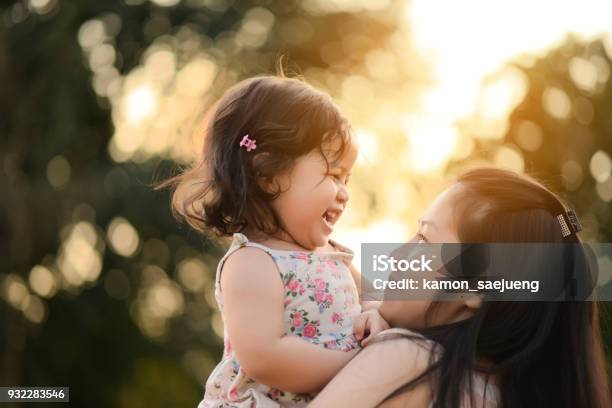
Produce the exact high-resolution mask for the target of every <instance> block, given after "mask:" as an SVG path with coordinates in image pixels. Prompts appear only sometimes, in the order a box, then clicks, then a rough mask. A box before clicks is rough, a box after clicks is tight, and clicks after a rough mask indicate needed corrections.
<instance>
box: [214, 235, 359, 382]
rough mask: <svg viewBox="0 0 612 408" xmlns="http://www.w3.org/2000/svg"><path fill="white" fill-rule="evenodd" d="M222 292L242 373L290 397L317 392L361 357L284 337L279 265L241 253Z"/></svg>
mask: <svg viewBox="0 0 612 408" xmlns="http://www.w3.org/2000/svg"><path fill="white" fill-rule="evenodd" d="M221 291H222V295H223V303H224V317H225V323H226V324H227V332H228V334H229V338H230V341H231V345H232V348H233V349H234V351H235V352H236V356H237V359H238V361H239V362H240V365H241V367H242V369H243V370H244V371H245V372H246V373H247V375H248V376H249V377H251V378H253V379H255V380H257V381H259V382H261V383H264V384H266V385H269V386H271V387H274V388H279V389H281V390H284V391H291V392H315V391H319V390H320V389H321V388H323V387H324V386H325V384H327V383H328V382H329V381H330V380H331V379H332V378H333V377H334V375H335V374H336V373H337V372H338V371H339V370H340V369H341V368H342V367H343V366H344V365H345V364H346V363H347V362H348V361H349V360H350V359H351V358H352V357H353V356H354V355H355V354H356V352H357V351H356V350H355V351H351V352H344V351H339V350H329V349H324V348H322V347H319V346H317V345H314V344H311V343H309V342H307V341H305V340H303V339H301V338H299V337H296V336H287V335H285V333H284V326H283V311H284V298H285V296H284V287H283V283H282V281H281V278H280V275H279V272H278V269H277V267H276V264H275V263H274V261H273V260H272V259H271V258H270V257H269V255H267V254H266V253H265V252H263V251H261V250H260V249H258V248H253V247H246V248H241V249H239V250H237V251H236V252H234V253H233V254H232V255H231V256H229V257H228V258H227V260H226V262H225V264H224V265H223V269H222V274H221Z"/></svg>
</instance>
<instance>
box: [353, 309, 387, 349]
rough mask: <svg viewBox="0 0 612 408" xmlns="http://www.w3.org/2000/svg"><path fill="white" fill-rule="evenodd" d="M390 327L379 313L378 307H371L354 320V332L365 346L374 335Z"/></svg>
mask: <svg viewBox="0 0 612 408" xmlns="http://www.w3.org/2000/svg"><path fill="white" fill-rule="evenodd" d="M389 328H390V327H389V324H388V323H387V321H386V320H385V319H383V317H382V316H381V315H380V313H378V309H369V310H366V311H365V312H362V313H361V314H360V315H359V316H357V317H356V318H355V321H354V322H353V333H355V337H357V340H361V345H362V346H364V347H365V346H367V345H368V343H369V342H370V340H372V338H373V337H374V336H376V335H377V334H378V333H380V332H381V331H383V330H387V329H389ZM364 337H365V338H364Z"/></svg>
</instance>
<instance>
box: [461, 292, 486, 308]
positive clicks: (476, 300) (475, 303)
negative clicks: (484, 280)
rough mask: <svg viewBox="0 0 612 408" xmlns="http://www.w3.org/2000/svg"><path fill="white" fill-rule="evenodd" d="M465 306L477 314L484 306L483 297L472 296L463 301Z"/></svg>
mask: <svg viewBox="0 0 612 408" xmlns="http://www.w3.org/2000/svg"><path fill="white" fill-rule="evenodd" d="M463 304H464V305H465V307H467V308H468V309H470V310H471V311H473V312H475V311H477V310H478V309H480V306H481V305H482V297H480V296H479V295H470V296H468V298H467V299H465V300H464V301H463Z"/></svg>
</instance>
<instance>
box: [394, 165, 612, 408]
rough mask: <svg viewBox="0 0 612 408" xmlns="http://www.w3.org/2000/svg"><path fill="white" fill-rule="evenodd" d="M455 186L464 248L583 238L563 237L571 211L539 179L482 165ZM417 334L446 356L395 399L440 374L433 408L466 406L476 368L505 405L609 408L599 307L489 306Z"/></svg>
mask: <svg viewBox="0 0 612 408" xmlns="http://www.w3.org/2000/svg"><path fill="white" fill-rule="evenodd" d="M457 182H458V183H459V184H460V185H461V187H462V188H461V189H459V190H460V191H459V192H458V195H457V196H455V197H456V203H457V206H456V207H455V222H456V226H457V233H458V237H459V241H460V242H474V243H477V242H484V243H495V242H568V241H569V242H572V241H573V242H576V243H577V242H579V239H578V238H577V237H576V236H575V235H573V236H572V237H571V238H569V237H568V238H569V239H567V238H566V239H565V240H564V239H563V238H562V233H561V227H560V225H559V222H558V221H557V219H556V215H558V214H560V213H562V212H563V211H565V206H564V205H563V203H562V202H561V200H560V199H559V197H557V196H556V195H555V194H553V193H552V192H551V191H550V190H548V189H547V188H546V187H544V186H543V185H542V184H541V183H539V182H537V181H536V180H535V179H533V178H532V177H529V176H527V175H521V174H518V173H515V172H511V171H507V170H501V169H496V168H477V169H473V170H470V171H467V172H466V173H464V174H462V175H461V176H460V177H459V178H458V179H457ZM434 307H435V306H434ZM418 331H419V332H420V333H421V334H423V335H424V336H425V337H427V338H429V339H432V340H434V341H435V343H436V344H438V345H439V347H436V348H438V350H434V352H433V353H432V356H433V355H434V354H436V355H438V356H439V357H438V358H435V359H434V358H433V357H432V359H431V361H430V366H429V368H428V369H427V370H426V371H425V372H424V373H423V374H421V375H420V376H419V377H418V378H417V379H416V380H413V381H412V382H410V383H409V384H406V385H405V386H403V387H401V388H400V389H399V390H396V391H395V392H394V393H393V394H392V395H391V396H394V395H397V394H398V393H401V392H403V391H405V390H407V389H410V388H412V387H413V386H415V385H416V384H418V383H419V382H421V381H423V380H425V379H427V378H430V376H433V379H434V382H433V384H434V389H433V395H434V407H437V408H442V407H444V408H452V407H460V406H461V404H462V400H463V395H464V393H465V392H469V394H468V395H470V400H471V401H472V403H475V402H476V401H475V400H474V397H473V392H472V384H471V373H472V372H474V371H477V372H481V373H483V374H485V375H494V376H495V383H496V385H497V387H498V390H499V398H500V401H499V402H500V403H501V406H502V407H504V408H514V407H555V408H562V407H567V408H575V407H589V408H596V407H605V408H608V407H610V406H611V403H610V394H609V389H608V384H607V373H606V364H605V359H604V352H603V346H602V343H601V334H600V330H599V324H598V314H597V304H596V303H595V302H588V301H582V302H569V301H565V302H487V301H483V303H482V305H481V307H480V309H479V310H478V311H477V312H476V313H475V315H474V316H473V317H471V318H469V319H467V320H464V321H460V322H457V323H452V324H447V325H442V326H436V327H431V328H427V329H424V330H418ZM478 361H486V362H489V363H491V364H490V366H482V365H478V364H477V362H478ZM391 396H389V398H390V397H391Z"/></svg>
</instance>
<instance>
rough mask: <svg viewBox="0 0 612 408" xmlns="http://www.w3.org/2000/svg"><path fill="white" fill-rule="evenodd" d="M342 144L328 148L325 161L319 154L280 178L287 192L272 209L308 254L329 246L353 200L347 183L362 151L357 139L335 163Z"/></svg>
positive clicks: (309, 156) (306, 157)
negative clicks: (350, 200)
mask: <svg viewBox="0 0 612 408" xmlns="http://www.w3.org/2000/svg"><path fill="white" fill-rule="evenodd" d="M339 143H340V142H339V141H338V140H334V141H333V142H332V143H330V144H329V145H328V146H324V148H323V153H324V154H325V157H323V156H322V155H321V153H320V152H319V151H316V150H315V151H312V152H310V153H308V154H306V155H304V156H301V157H299V158H298V160H297V161H296V163H295V165H294V167H293V168H292V170H291V172H290V174H286V175H282V176H279V177H277V178H276V182H277V183H278V185H279V186H280V187H281V189H282V190H281V191H284V192H283V193H281V194H280V196H279V197H278V198H277V199H276V200H274V201H273V202H272V206H273V208H274V210H275V211H276V214H277V215H278V216H279V218H280V220H281V222H282V225H283V227H284V229H285V231H286V232H287V233H288V234H289V235H290V238H289V239H291V238H293V240H295V241H296V243H297V244H298V245H300V246H302V247H303V248H306V249H308V250H314V249H315V248H317V247H322V246H324V245H326V244H327V242H328V239H329V235H330V234H331V233H332V231H333V227H334V224H335V223H336V222H337V221H338V219H339V218H340V216H341V215H342V213H343V211H344V210H345V208H346V205H347V203H348V200H349V193H348V189H347V183H348V180H349V177H350V174H351V169H352V168H353V165H354V164H355V160H356V159H357V152H358V149H357V146H356V141H355V140H354V138H353V140H352V141H351V144H350V146H349V147H348V148H347V150H346V152H345V154H344V156H343V157H341V158H338V159H336V160H334V154H333V153H334V152H335V151H337V149H338V147H339ZM326 158H327V161H328V163H329V169H328V168H327V165H326ZM285 239H287V237H285Z"/></svg>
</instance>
